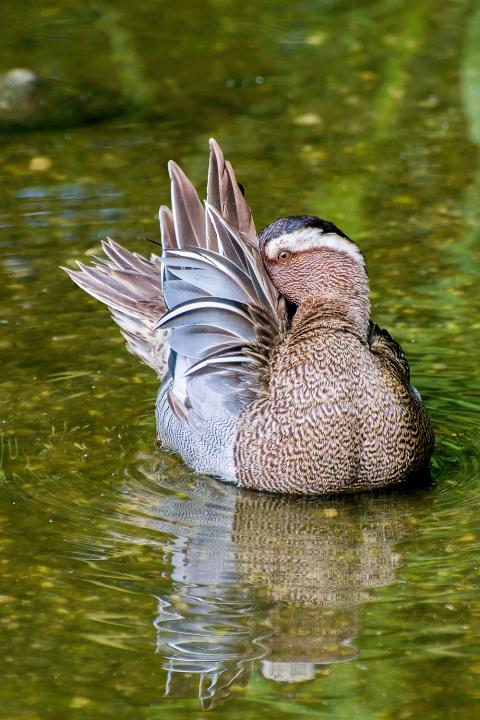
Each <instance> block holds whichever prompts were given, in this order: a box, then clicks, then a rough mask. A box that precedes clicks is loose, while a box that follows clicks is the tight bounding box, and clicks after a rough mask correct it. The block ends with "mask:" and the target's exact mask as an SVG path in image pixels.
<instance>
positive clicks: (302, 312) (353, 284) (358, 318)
mask: <svg viewBox="0 0 480 720" xmlns="http://www.w3.org/2000/svg"><path fill="white" fill-rule="evenodd" d="M315 269H316V272H313V273H312V274H311V275H310V277H309V279H308V282H304V283H303V285H302V287H301V290H300V289H298V290H297V292H296V293H295V294H296V298H294V299H295V300H296V304H297V306H298V308H299V309H298V310H297V313H296V315H295V318H297V320H298V321H299V320H300V319H302V318H305V317H306V316H312V315H313V316H315V318H316V320H315V323H316V324H318V323H320V324H322V323H323V325H324V326H325V327H326V326H329V325H330V326H331V327H340V325H341V324H342V323H343V325H344V326H345V329H349V330H350V331H352V332H355V334H357V335H358V336H359V337H360V338H361V339H362V340H365V339H366V338H367V333H368V327H369V321H370V298H369V288H368V277H367V273H366V270H365V267H364V266H363V263H362V264H361V263H359V262H355V261H354V260H352V258H350V257H349V256H345V255H341V256H340V254H338V255H337V256H336V257H335V256H334V255H333V253H321V254H320V258H317V267H316V268H315Z"/></svg>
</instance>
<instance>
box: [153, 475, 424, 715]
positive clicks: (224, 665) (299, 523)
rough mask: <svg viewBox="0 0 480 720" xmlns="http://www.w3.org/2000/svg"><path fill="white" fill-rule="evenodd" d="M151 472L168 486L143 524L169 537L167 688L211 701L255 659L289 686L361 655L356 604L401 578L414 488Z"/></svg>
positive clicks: (162, 619)
mask: <svg viewBox="0 0 480 720" xmlns="http://www.w3.org/2000/svg"><path fill="white" fill-rule="evenodd" d="M151 479H152V480H155V482H156V484H157V488H158V484H160V485H161V486H162V487H163V493H162V494H161V495H160V496H159V495H157V496H156V501H157V506H156V507H155V509H154V514H155V519H154V520H153V519H152V508H151V507H150V512H149V515H150V518H151V520H150V521H149V522H148V525H149V526H150V527H152V528H155V529H156V530H159V531H162V532H167V533H168V534H169V536H170V537H171V538H172V540H171V542H170V543H167V550H168V555H169V557H170V559H171V579H172V584H173V588H172V591H171V593H169V595H168V597H165V596H163V597H160V596H159V597H158V615H157V617H156V619H155V622H154V624H155V628H156V632H157V653H158V654H159V655H160V656H162V657H163V658H164V663H163V667H164V668H165V670H166V673H167V677H166V684H165V694H166V695H173V696H182V697H188V696H196V695H198V697H199V698H200V700H201V701H202V704H203V706H204V707H210V706H212V705H213V704H215V703H217V702H218V701H219V700H221V699H222V698H225V697H227V696H228V695H229V694H230V693H231V691H232V689H233V688H234V687H235V686H239V685H245V684H246V683H247V682H248V680H249V678H250V676H251V673H252V668H253V667H254V666H258V667H259V669H260V672H261V673H262V674H263V676H264V677H265V678H267V679H269V680H271V681H275V682H290V683H292V682H300V681H307V680H311V679H313V678H314V677H315V675H316V673H317V672H318V671H319V670H320V669H321V666H324V665H325V664H330V663H334V662H342V661H348V660H351V659H353V658H355V657H356V656H357V654H358V650H357V648H356V647H355V645H354V644H352V641H353V640H354V639H355V638H356V637H357V636H358V635H359V634H360V632H361V629H360V624H359V610H360V608H361V605H362V603H364V602H366V601H368V599H369V591H370V590H371V589H373V588H379V587H382V586H386V585H389V584H391V583H393V582H395V573H396V570H397V568H398V565H399V561H400V556H399V554H398V553H397V552H396V550H395V545H396V543H398V542H400V541H402V540H404V539H406V538H407V537H408V535H409V534H410V533H411V531H412V528H413V524H412V516H413V513H412V511H413V507H414V506H415V505H416V503H417V501H418V498H417V497H416V495H415V494H412V493H410V494H405V493H400V492H396V493H389V494H388V495H383V496H380V495H376V496H374V495H366V494H364V495H357V496H353V497H350V498H347V499H346V498H336V499H330V500H326V499H322V500H321V501H318V500H315V499H310V498H301V497H299V498H295V497H285V496H275V495H268V494H260V493H253V492H249V491H241V490H237V489H235V488H232V487H228V486H225V485H221V484H220V483H217V482H216V481H214V480H212V479H208V478H207V479H205V478H192V476H191V475H189V476H186V477H184V479H183V481H182V480H181V479H179V478H178V477H177V478H176V479H175V480H172V481H171V482H170V481H169V480H168V474H167V473H165V471H164V472H162V471H158V472H157V474H156V476H155V477H152V478H151ZM165 491H167V492H169V493H175V495H173V494H169V495H166V494H164V493H165ZM159 498H160V499H159ZM144 500H145V498H144ZM144 517H145V515H144Z"/></svg>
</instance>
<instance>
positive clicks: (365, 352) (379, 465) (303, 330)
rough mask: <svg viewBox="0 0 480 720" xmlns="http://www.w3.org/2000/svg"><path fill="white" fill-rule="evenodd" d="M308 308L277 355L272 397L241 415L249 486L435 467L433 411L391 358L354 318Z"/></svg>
mask: <svg viewBox="0 0 480 720" xmlns="http://www.w3.org/2000/svg"><path fill="white" fill-rule="evenodd" d="M299 315H300V317H299V318H298V321H297V320H296V322H294V326H293V328H292V330H291V331H290V333H289V334H288V335H287V337H286V338H285V340H284V341H283V342H282V343H281V344H280V345H279V347H278V349H277V351H276V352H275V355H274V357H273V358H272V363H271V374H270V386H269V393H268V395H267V396H265V397H263V398H261V399H259V400H257V401H255V402H254V403H252V404H251V405H249V406H248V407H247V408H246V410H245V411H244V413H243V414H242V416H241V418H240V422H239V427H238V433H237V437H236V442H235V465H236V471H237V477H238V479H239V485H240V486H244V487H253V488H257V489H264V490H270V491H276V492H286V493H308V494H322V493H332V492H352V491H355V490H361V489H368V488H370V489H373V488H379V487H384V486H386V485H391V484H393V483H397V482H400V481H402V480H404V479H405V478H406V477H407V476H408V475H409V474H410V473H411V472H413V471H415V470H417V469H419V468H420V467H421V466H422V465H424V464H426V463H427V462H428V460H429V458H430V455H431V453H432V450H433V442H434V438H433V432H432V429H431V426H430V422H429V419H428V416H427V414H426V412H425V410H424V408H423V406H422V404H421V401H420V400H419V399H417V397H416V396H415V395H414V394H413V393H412V392H411V390H410V388H409V387H408V385H407V384H406V383H405V382H403V381H402V378H401V377H399V374H398V373H397V372H395V371H394V370H393V369H392V366H391V362H389V359H388V358H387V357H386V358H385V359H384V358H382V355H381V353H379V352H378V351H377V352H376V353H373V352H372V351H371V349H370V347H369V345H368V343H367V342H366V341H364V340H362V339H361V338H360V337H359V336H358V335H356V334H355V332H353V331H352V330H351V328H349V326H348V323H347V322H345V323H342V322H341V321H339V320H338V318H337V319H336V320H335V322H328V321H324V320H322V319H321V318H320V319H318V318H317V321H316V322H315V321H314V320H315V318H314V315H313V316H312V312H309V313H308V312H307V313H304V314H303V315H302V314H299Z"/></svg>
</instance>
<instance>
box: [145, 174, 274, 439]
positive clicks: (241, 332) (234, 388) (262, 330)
mask: <svg viewBox="0 0 480 720" xmlns="http://www.w3.org/2000/svg"><path fill="white" fill-rule="evenodd" d="M215 167H216V166H215ZM216 183H217V179H216V177H215V183H214V187H215V188H216V187H217V185H216ZM221 187H222V186H221V184H219V188H220V189H219V191H218V193H217V195H215V194H214V193H212V192H211V193H210V195H211V196H212V197H213V200H214V202H217V201H218V198H219V197H220V193H221ZM233 197H234V195H233V194H232V198H233ZM227 200H228V198H227ZM231 201H232V200H231ZM206 216H207V227H208V228H209V229H210V231H211V232H214V233H215V241H213V242H209V243H208V245H209V248H211V247H214V246H216V247H217V251H213V250H211V249H209V248H205V247H203V246H196V247H195V246H188V247H187V246H184V247H183V248H179V249H178V250H167V251H166V252H165V253H164V255H163V257H162V265H163V267H164V282H163V287H164V293H165V298H166V300H167V306H168V311H167V313H166V314H165V315H164V316H163V318H162V319H161V320H159V322H158V323H157V325H156V328H158V329H159V330H165V329H168V330H170V332H171V335H170V338H169V343H170V346H171V348H172V352H174V353H176V358H175V364H174V370H173V373H172V374H173V378H172V385H171V388H170V389H169V395H170V407H171V408H172V409H173V410H174V412H175V408H176V407H177V408H178V412H180V413H181V416H182V420H183V421H186V422H189V423H190V424H191V425H192V427H193V428H194V429H201V427H202V419H203V421H206V420H208V419H209V418H210V417H212V414H214V413H216V414H217V415H227V416H228V415H234V416H238V415H239V414H240V412H241V408H242V407H243V404H244V403H245V402H248V401H249V400H250V401H251V400H252V399H254V398H255V397H258V396H259V395H260V394H261V393H262V392H263V390H264V389H265V384H267V385H268V365H269V360H270V353H271V352H273V349H274V347H275V343H276V342H278V341H279V339H280V338H281V337H282V336H283V333H284V332H285V330H286V328H287V323H288V319H287V313H286V309H285V303H284V301H283V299H282V298H281V297H280V296H279V294H278V292H277V290H276V289H275V287H274V286H273V284H272V282H271V280H270V278H269V277H268V275H267V273H266V270H265V267H264V265H263V262H262V259H261V257H260V254H259V251H258V249H257V247H256V246H254V245H252V243H251V242H250V241H249V240H248V239H247V238H246V236H245V235H244V234H243V233H242V232H241V231H240V230H239V229H238V227H232V226H230V225H229V223H228V221H227V220H226V219H225V216H224V215H222V214H220V211H219V210H217V209H216V208H215V207H214V206H213V205H210V204H209V203H207V204H206ZM236 217H237V220H238V217H239V216H238V215H237V216H236ZM179 281H181V282H182V297H185V298H187V297H188V300H186V301H185V302H182V303H178V304H175V303H174V302H172V299H173V297H172V294H171V292H170V286H171V284H173V283H178V282H179ZM189 287H190V290H189V289H188V288H189ZM199 290H200V291H201V292H202V293H204V296H203V297H198V291H199ZM202 328H203V331H202ZM266 336H268V337H267V342H265V337H266ZM172 366H173V364H172ZM202 389H203V391H202ZM177 417H179V415H177Z"/></svg>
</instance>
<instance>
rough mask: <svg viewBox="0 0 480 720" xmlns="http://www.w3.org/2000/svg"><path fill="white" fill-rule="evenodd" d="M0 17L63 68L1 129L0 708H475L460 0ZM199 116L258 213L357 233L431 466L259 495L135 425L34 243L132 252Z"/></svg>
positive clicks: (117, 360)
mask: <svg viewBox="0 0 480 720" xmlns="http://www.w3.org/2000/svg"><path fill="white" fill-rule="evenodd" d="M0 39H1V42H0V72H1V71H5V70H8V69H10V68H12V67H28V68H30V69H32V70H33V71H35V72H36V73H38V74H39V75H41V76H42V77H43V78H46V80H47V81H48V83H50V87H52V85H51V84H52V83H53V86H54V91H53V90H52V92H57V93H60V94H59V95H58V96H55V97H59V98H60V99H59V100H58V102H56V105H55V107H56V108H57V109H56V111H55V114H53V111H52V114H51V118H52V125H53V119H55V127H49V125H48V122H45V118H44V117H43V116H42V113H41V112H40V110H39V111H38V115H36V116H35V115H34V116H33V118H32V120H31V121H30V124H29V127H28V129H26V130H25V129H24V130H20V129H19V128H16V129H15V128H9V129H8V130H5V131H4V133H3V135H2V136H1V142H2V152H1V154H0V177H1V187H2V192H1V194H0V293H1V296H2V302H1V307H0V351H1V353H2V369H3V373H2V381H1V385H2V393H1V397H0V422H1V426H0V427H1V432H0V458H1V477H0V482H1V487H0V521H1V522H2V529H3V532H2V535H1V537H0V548H1V556H0V562H1V563H2V571H1V576H0V577H1V580H0V582H1V588H0V603H1V606H2V613H1V615H0V619H1V623H2V625H3V628H2V634H1V640H0V642H1V647H2V658H3V669H2V670H3V671H2V676H3V677H2V683H1V687H0V702H1V707H2V709H3V712H4V716H5V717H6V718H9V720H39V719H40V718H42V720H45V719H46V718H47V719H49V718H52V720H53V719H55V720H56V719H57V718H59V717H62V718H76V717H85V718H118V719H119V720H120V719H121V720H124V719H125V720H130V719H132V720H133V718H135V719H136V718H144V719H145V720H157V719H158V720H160V718H161V719H162V720H164V719H165V720H168V718H170V717H171V718H173V717H175V718H178V717H180V718H183V717H185V718H187V717H188V718H197V717H201V716H202V715H203V712H204V711H205V710H209V711H210V715H211V716H212V717H218V718H223V717H225V718H226V717H228V718H229V719H230V718H239V719H240V718H241V719H242V720H244V719H247V720H249V719H252V720H253V719H254V718H255V720H256V719H257V718H259V717H269V718H270V717H271V718H278V719H283V718H295V719H296V718H299V717H311V718H342V719H343V718H345V719H348V720H350V718H361V719H363V718H365V719H367V718H368V719H371V718H374V719H379V720H380V719H383V718H395V719H396V718H410V717H412V718H417V717H421V718H426V719H428V720H430V719H431V720H434V719H436V718H451V717H455V716H458V717H461V718H462V719H465V720H470V718H471V719H472V720H473V719H474V718H477V717H478V713H479V703H480V690H479V689H478V688H479V676H480V640H479V637H480V602H479V590H480V566H479V560H478V558H479V540H480V492H479V491H480V488H479V483H480V469H479V457H480V441H479V436H478V417H479V406H480V378H479V366H480V365H479V357H478V348H479V343H480V320H479V317H480V292H479V289H478V285H479V284H478V275H479V268H480V222H479V220H480V217H479V215H480V212H479V207H480V163H479V151H478V147H479V144H480V124H479V117H480V94H479V90H478V88H479V87H480V50H479V48H480V4H479V3H478V2H467V0H456V1H455V2H449V3H446V2H440V3H439V2H436V3H433V2H426V1H423V2H398V1H395V0H387V1H386V2H384V3H368V2H360V3H349V2H337V3H333V2H328V1H325V0H324V1H323V2H319V1H317V0H312V1H311V2H298V3H281V2H277V1H274V0H269V1H268V2H265V3H261V4H260V5H259V4H258V3H256V2H253V1H251V0H246V2H243V3H241V4H238V3H233V2H229V1H228V0H215V1H212V2H209V3H207V4H206V5H205V4H204V3H203V4H198V3H193V2H191V1H189V0H179V2H177V3H175V4H173V5H172V4H169V3H167V2H146V1H143V0H140V1H139V2H137V3H135V4H134V5H132V4H131V3H128V2H126V1H125V0H124V1H123V2H118V3H115V6H114V7H113V5H110V4H109V3H107V2H94V1H92V2H90V3H88V4H87V5H86V6H85V7H84V8H83V7H82V8H80V7H79V6H78V4H77V3H72V2H68V1H66V0H64V1H63V2H54V3H53V4H46V5H45V3H41V2H38V1H37V0H33V2H30V3H28V5H22V7H21V8H19V6H18V3H13V2H10V1H8V0H7V1H6V2H4V3H3V4H2V8H1V10H0ZM66 88H70V90H69V93H70V94H68V93H67V94H66V98H67V99H66V100H65V101H63V100H62V98H63V97H64V96H65V92H66V90H65V89H66ZM85 88H87V89H88V92H87V91H86V90H85ZM72 93H73V94H72ZM75 93H76V94H75ZM89 93H91V94H89ZM49 97H52V96H49ZM72 97H75V98H76V100H75V106H74V107H72V106H69V105H68V102H70V100H71V98H72ZM91 97H97V98H100V99H102V102H103V104H102V102H100V104H99V105H95V113H96V115H95V114H94V113H93V111H92V110H91V105H89V103H91V102H93V100H91ZM69 98H70V100H69ZM79 98H80V99H79ZM82 98H83V99H82ZM105 98H107V99H108V103H106V101H105ZM62 102H65V103H67V104H66V105H62ZM95 102H96V101H95ZM68 107H70V111H67V110H68ZM99 107H100V109H98V108H99ZM94 119H95V120H96V122H93V120H94ZM47 120H48V118H47ZM210 135H213V136H214V137H216V138H217V139H218V140H219V142H220V143H221V144H222V146H223V147H224V149H225V151H226V154H227V156H228V157H229V158H230V159H231V160H232V161H233V163H234V166H235V168H236V171H237V176H238V178H239V179H240V180H241V182H242V183H244V184H245V185H246V187H247V195H248V199H249V202H250V204H251V206H252V209H253V211H254V214H255V219H256V223H257V227H261V226H262V225H263V224H266V223H267V222H269V221H271V220H272V219H273V218H275V217H276V216H278V215H281V214H299V213H304V212H305V213H313V214H319V215H320V216H322V217H326V218H328V219H330V220H332V221H334V222H336V223H337V224H338V225H339V226H340V227H341V228H342V229H343V230H344V231H345V232H347V233H348V234H349V235H351V236H352V237H354V238H355V239H356V240H357V241H358V243H359V244H360V246H361V247H362V250H363V251H364V253H365V255H366V258H367V262H368V267H369V275H370V280H371V287H372V299H373V312H374V318H375V320H376V321H377V322H378V323H379V324H381V325H384V326H386V327H387V328H388V329H389V330H390V331H391V333H392V334H393V335H394V337H396V338H397V339H398V340H399V341H400V342H401V343H402V345H403V346H404V348H405V350H406V352H407V355H408V357H409V359H410V363H411V368H412V377H413V381H414V383H415V385H416V386H417V387H418V388H419V390H420V391H421V393H422V395H423V397H424V399H425V402H426V404H427V406H428V409H429V412H430V414H431V416H432V420H433V423H434V426H435V430H436V435H437V451H436V454H435V456H434V459H433V463H432V479H433V485H432V487H428V488H423V489H418V490H416V491H409V492H393V493H389V494H385V495H377V496H371V495H368V494H366V495H362V496H357V497H353V498H350V499H348V498H346V499H345V498H344V499H341V500H334V499H328V500H320V501H319V500H312V499H302V498H291V499H288V498H279V497H274V496H269V495H261V494H254V493H249V492H241V491H238V490H236V489H235V488H231V487H228V486H225V485H222V484H220V483H218V482H216V481H215V480H212V479H209V478H204V477H198V476H195V475H193V474H192V473H190V472H189V471H188V470H187V469H185V467H184V466H183V465H182V463H181V461H180V460H179V459H178V458H176V457H175V456H172V455H168V454H162V453H159V452H158V451H157V449H156V448H155V446H154V443H153V439H154V416H153V406H154V400H155V393H156V389H157V383H156V380H155V377H154V376H153V375H152V373H151V371H150V370H149V369H148V368H146V367H144V366H142V365H140V364H139V363H138V362H137V360H136V359H135V358H133V357H131V356H130V355H128V353H127V352H126V351H125V350H124V349H123V341H122V339H121V338H120V336H119V333H118V332H117V330H116V328H115V327H114V325H113V323H112V322H111V320H110V319H109V317H108V313H107V312H106V311H105V310H104V309H103V308H102V307H100V306H99V305H98V303H95V302H94V301H93V300H90V299H89V298H87V297H86V296H85V295H84V294H82V293H81V292H80V291H79V289H78V288H76V287H75V286H73V284H72V283H71V282H70V281H69V279H68V278H67V277H66V276H65V275H63V274H62V273H61V272H60V271H59V270H58V265H60V264H62V265H65V264H67V265H71V264H72V263H73V261H74V260H75V259H85V257H87V258H88V256H91V255H94V254H95V253H97V252H98V249H99V244H100V240H101V239H102V238H104V237H105V236H106V235H110V236H112V237H114V239H115V240H117V241H119V242H121V243H124V244H126V245H127V246H128V247H129V248H132V249H135V250H138V251H140V252H144V253H148V252H150V247H151V246H149V244H148V243H147V242H146V238H152V239H158V228H157V223H156V218H155V214H156V211H157V208H158V206H159V204H160V203H165V202H168V193H169V183H168V179H167V174H166V169H165V164H166V162H167V160H168V159H170V158H175V159H176V160H177V161H179V162H180V163H181V164H182V165H183V166H184V167H185V169H186V170H187V171H188V172H189V173H190V174H191V176H192V177H193V179H194V180H195V182H196V183H197V185H198V186H199V188H203V185H204V182H205V170H206V163H207V154H208V145H207V141H208V137H209V136H210Z"/></svg>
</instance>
